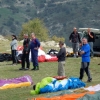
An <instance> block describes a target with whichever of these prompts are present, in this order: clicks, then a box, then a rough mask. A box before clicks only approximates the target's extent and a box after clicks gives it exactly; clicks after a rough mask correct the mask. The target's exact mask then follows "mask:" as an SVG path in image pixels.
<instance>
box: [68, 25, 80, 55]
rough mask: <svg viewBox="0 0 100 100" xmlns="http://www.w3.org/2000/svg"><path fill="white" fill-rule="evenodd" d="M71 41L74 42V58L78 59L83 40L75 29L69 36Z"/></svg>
mask: <svg viewBox="0 0 100 100" xmlns="http://www.w3.org/2000/svg"><path fill="white" fill-rule="evenodd" d="M69 41H70V42H72V48H73V53H74V57H78V49H79V43H81V38H80V35H79V33H78V32H77V29H76V28H75V27H74V29H73V32H72V33H71V34H70V36H69Z"/></svg>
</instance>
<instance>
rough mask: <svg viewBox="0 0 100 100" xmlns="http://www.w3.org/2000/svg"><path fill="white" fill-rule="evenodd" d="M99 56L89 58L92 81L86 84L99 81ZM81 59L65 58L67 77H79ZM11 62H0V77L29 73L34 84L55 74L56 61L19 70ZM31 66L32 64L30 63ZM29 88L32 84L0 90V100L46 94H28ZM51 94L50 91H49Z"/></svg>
mask: <svg viewBox="0 0 100 100" xmlns="http://www.w3.org/2000/svg"><path fill="white" fill-rule="evenodd" d="M99 60H100V58H93V59H92V60H91V65H90V70H91V74H92V77H93V81H92V82H91V83H86V86H90V85H96V84H99V83H100V66H99V65H97V64H98V63H99ZM80 62H81V59H80V58H78V59H76V58H67V59H66V66H65V70H66V76H67V77H79V69H80ZM9 64H11V62H0V79H7V78H8V79H9V78H15V77H20V76H23V75H30V76H31V77H32V79H33V82H34V84H36V83H37V82H40V81H41V79H43V78H45V77H47V76H56V75H57V62H44V63H39V64H40V70H39V71H31V70H29V71H19V70H18V69H19V68H20V67H21V65H20V64H18V65H17V66H12V65H9ZM31 68H32V64H31ZM83 81H84V82H86V81H87V76H86V74H85V76H84V79H83ZM30 90H32V86H29V87H23V88H15V89H7V90H0V100H27V99H28V98H33V97H38V96H39V97H40V96H47V95H50V93H48V94H39V95H33V96H32V95H30ZM51 94H52V93H51Z"/></svg>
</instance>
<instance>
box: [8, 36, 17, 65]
mask: <svg viewBox="0 0 100 100" xmlns="http://www.w3.org/2000/svg"><path fill="white" fill-rule="evenodd" d="M17 45H18V43H17V37H16V35H12V42H11V43H10V46H11V54H12V65H16V64H17V59H16V51H17Z"/></svg>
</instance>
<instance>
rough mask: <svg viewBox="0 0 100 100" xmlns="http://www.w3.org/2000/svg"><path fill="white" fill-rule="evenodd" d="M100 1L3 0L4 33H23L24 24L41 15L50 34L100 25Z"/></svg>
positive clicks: (1, 27) (0, 13)
mask: <svg viewBox="0 0 100 100" xmlns="http://www.w3.org/2000/svg"><path fill="white" fill-rule="evenodd" d="M99 5H100V0H0V33H1V34H3V35H6V34H13V33H14V34H19V33H20V31H21V26H22V24H23V23H25V22H27V21H28V20H30V19H33V18H35V17H39V18H40V19H42V20H43V21H44V22H45V25H46V26H47V27H48V29H49V34H50V35H51V36H52V35H57V36H63V37H65V38H66V41H67V40H68V35H69V34H70V32H71V31H72V28H73V27H74V26H75V27H94V28H99V27H100V22H99V21H100V19H99V17H100V10H99V9H100V6H99Z"/></svg>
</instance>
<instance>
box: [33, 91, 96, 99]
mask: <svg viewBox="0 0 100 100" xmlns="http://www.w3.org/2000/svg"><path fill="white" fill-rule="evenodd" d="M94 93H95V92H86V93H79V94H65V95H63V96H55V97H51V98H45V97H39V98H33V99H31V100H77V99H78V98H81V97H83V96H84V95H86V94H94Z"/></svg>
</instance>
